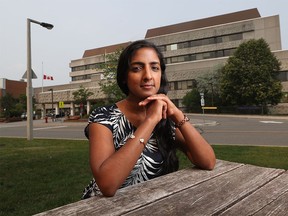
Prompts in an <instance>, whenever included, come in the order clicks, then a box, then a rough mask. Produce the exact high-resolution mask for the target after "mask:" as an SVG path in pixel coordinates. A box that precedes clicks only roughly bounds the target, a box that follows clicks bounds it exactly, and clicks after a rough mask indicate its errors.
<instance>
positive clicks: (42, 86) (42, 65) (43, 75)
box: [42, 62, 44, 93]
mask: <svg viewBox="0 0 288 216" xmlns="http://www.w3.org/2000/svg"><path fill="white" fill-rule="evenodd" d="M43 80H44V74H43V62H42V93H43Z"/></svg>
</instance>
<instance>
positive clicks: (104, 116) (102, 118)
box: [84, 106, 113, 139]
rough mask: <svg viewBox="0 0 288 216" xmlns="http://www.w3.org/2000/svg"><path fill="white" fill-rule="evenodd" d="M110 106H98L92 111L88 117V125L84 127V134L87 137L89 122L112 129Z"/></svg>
mask: <svg viewBox="0 0 288 216" xmlns="http://www.w3.org/2000/svg"><path fill="white" fill-rule="evenodd" d="M111 109H113V108H112V107H111V106H107V107H105V106H104V107H98V108H96V109H95V110H93V111H92V113H91V114H90V116H89V119H88V125H87V126H86V127H85V129H84V134H85V136H86V137H87V139H89V129H88V127H89V125H90V124H91V123H99V124H102V125H104V126H105V127H107V128H108V129H109V130H111V131H112V129H113V128H112V127H113V125H112V124H113V123H112V122H111Z"/></svg>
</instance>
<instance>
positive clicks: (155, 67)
mask: <svg viewBox="0 0 288 216" xmlns="http://www.w3.org/2000/svg"><path fill="white" fill-rule="evenodd" d="M151 69H152V70H153V71H159V70H160V68H159V67H158V66H152V67H151Z"/></svg>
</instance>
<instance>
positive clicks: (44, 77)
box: [43, 74, 54, 80]
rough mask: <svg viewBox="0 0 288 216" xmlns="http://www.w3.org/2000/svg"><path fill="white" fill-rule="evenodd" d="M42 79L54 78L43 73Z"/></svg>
mask: <svg viewBox="0 0 288 216" xmlns="http://www.w3.org/2000/svg"><path fill="white" fill-rule="evenodd" d="M43 79H44V80H46V79H47V80H54V79H53V76H47V75H45V74H44V75H43Z"/></svg>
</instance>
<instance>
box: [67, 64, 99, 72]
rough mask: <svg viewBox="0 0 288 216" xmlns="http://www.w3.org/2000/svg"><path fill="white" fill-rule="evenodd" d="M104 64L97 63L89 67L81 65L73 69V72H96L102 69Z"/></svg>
mask: <svg viewBox="0 0 288 216" xmlns="http://www.w3.org/2000/svg"><path fill="white" fill-rule="evenodd" d="M101 65H102V63H95V64H89V65H81V66H77V67H72V69H71V70H72V72H74V71H83V70H95V69H101Z"/></svg>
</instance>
